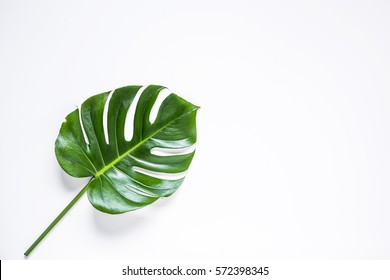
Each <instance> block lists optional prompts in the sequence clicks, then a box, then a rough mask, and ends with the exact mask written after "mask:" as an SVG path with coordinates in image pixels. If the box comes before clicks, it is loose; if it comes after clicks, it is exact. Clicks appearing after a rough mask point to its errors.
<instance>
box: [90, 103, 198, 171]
mask: <svg viewBox="0 0 390 280" xmlns="http://www.w3.org/2000/svg"><path fill="white" fill-rule="evenodd" d="M198 109H199V107H195V108H194V109H192V110H190V111H188V112H186V113H185V114H183V115H180V116H179V117H177V118H175V119H173V120H171V121H170V122H168V123H167V124H166V125H164V126H162V127H161V128H160V129H158V130H156V131H155V132H153V133H152V134H151V135H149V136H148V137H146V138H145V139H143V140H142V141H141V142H139V143H138V144H137V145H135V146H134V147H132V148H130V149H129V150H127V151H126V152H124V153H123V154H122V155H120V156H119V157H117V158H116V159H114V160H113V161H111V162H110V163H109V164H107V165H105V166H104V167H103V168H102V169H100V170H99V171H97V172H96V173H95V176H94V177H96V178H97V177H99V176H101V175H102V174H104V173H105V172H106V171H107V170H110V169H111V168H112V167H114V166H115V164H117V163H118V162H120V161H121V160H122V159H124V158H125V157H126V156H128V155H129V154H130V153H131V152H132V151H134V150H135V149H137V148H138V147H139V146H141V145H142V144H143V143H145V142H146V141H148V140H149V139H150V138H152V137H153V136H154V135H156V134H157V133H158V132H160V131H161V130H163V129H164V128H165V127H167V126H168V125H170V124H171V123H172V122H174V121H176V120H178V119H180V118H182V117H184V116H185V115H187V114H189V113H191V112H193V111H195V110H198ZM99 148H100V147H99Z"/></svg>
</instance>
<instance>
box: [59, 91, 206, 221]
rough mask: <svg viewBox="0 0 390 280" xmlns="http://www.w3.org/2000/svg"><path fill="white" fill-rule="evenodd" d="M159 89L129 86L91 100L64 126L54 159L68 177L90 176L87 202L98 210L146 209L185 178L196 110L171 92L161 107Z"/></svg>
mask: <svg viewBox="0 0 390 280" xmlns="http://www.w3.org/2000/svg"><path fill="white" fill-rule="evenodd" d="M163 90H164V91H166V89H165V88H164V87H162V86H156V85H151V86H148V87H141V86H127V87H122V88H118V89H116V90H114V91H112V92H105V93H101V94H98V95H95V96H92V97H90V98H89V99H87V100H86V101H85V102H84V103H83V104H82V105H81V111H80V110H79V109H76V110H75V111H73V112H71V113H70V114H69V115H68V116H67V117H66V121H65V122H64V123H63V124H62V126H61V129H60V133H59V135H58V138H57V140H56V143H55V152H56V157H57V160H58V162H59V164H60V165H61V167H62V168H63V169H64V170H65V172H67V173H68V174H70V175H71V176H74V177H89V176H91V177H92V180H91V181H90V182H89V184H88V186H87V193H88V198H89V201H90V202H91V204H92V205H93V206H94V207H95V208H97V209H99V210H100V211H103V212H106V213H110V214H119V213H124V212H128V211H132V210H135V209H138V208H141V207H144V206H146V205H148V204H150V203H152V202H154V201H156V200H157V199H158V198H160V197H165V196H169V195H171V194H172V193H173V192H175V191H176V190H177V188H178V187H179V186H180V184H181V183H182V181H183V180H184V177H185V174H186V172H187V169H188V167H189V165H190V163H191V160H192V158H193V156H194V151H195V149H194V147H195V143H196V111H197V109H198V108H199V107H197V106H195V105H193V104H191V103H189V102H187V101H186V100H184V99H182V98H180V97H179V96H177V95H176V94H174V93H171V94H169V95H168V96H167V97H166V98H165V99H164V100H163V101H162V103H161V105H160V104H159V102H156V99H157V97H158V96H159V94H162V91H163ZM158 106H159V108H158ZM134 109H135V110H134ZM156 109H158V111H157V112H158V113H157V116H156V117H155V119H154V117H153V116H151V112H152V111H154V110H156Z"/></svg>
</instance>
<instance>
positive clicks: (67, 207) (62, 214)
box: [24, 183, 89, 257]
mask: <svg viewBox="0 0 390 280" xmlns="http://www.w3.org/2000/svg"><path fill="white" fill-rule="evenodd" d="M88 185H89V183H88V184H87V185H86V186H85V187H84V188H83V189H82V190H81V191H80V192H79V193H78V194H77V195H76V196H75V198H73V200H72V201H71V202H70V203H69V204H68V205H67V206H66V207H65V209H64V210H62V212H61V213H60V214H59V215H58V216H57V218H55V219H54V221H53V222H51V224H50V225H49V226H48V227H47V228H46V229H45V231H44V232H42V234H41V235H40V236H39V237H38V239H37V240H35V242H34V243H33V244H32V245H31V246H30V248H28V249H27V251H26V252H25V253H24V255H25V256H26V257H27V256H28V255H29V254H30V253H31V252H32V251H33V250H34V249H35V247H36V246H37V245H38V244H39V243H40V242H41V241H42V239H44V238H45V237H46V235H47V234H48V233H49V232H50V231H51V230H52V229H53V228H54V227H55V225H56V224H57V223H58V222H59V221H60V220H61V219H62V218H63V217H64V216H65V215H66V213H68V211H69V210H70V209H71V208H72V207H73V206H74V205H75V204H76V202H77V201H78V200H79V199H80V198H81V197H82V196H83V194H84V193H85V192H86V191H87V188H88Z"/></svg>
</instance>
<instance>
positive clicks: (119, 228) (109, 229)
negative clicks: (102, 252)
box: [92, 199, 167, 236]
mask: <svg viewBox="0 0 390 280" xmlns="http://www.w3.org/2000/svg"><path fill="white" fill-rule="evenodd" d="M166 200H167V199H159V200H158V201H156V202H154V203H153V205H149V206H147V207H145V208H142V209H139V210H136V211H131V212H128V213H124V214H118V215H110V214H106V213H103V212H100V211H98V210H96V209H95V208H93V207H92V209H93V221H94V224H95V226H96V228H97V229H98V231H99V232H101V233H103V234H105V235H111V236H115V235H116V236H118V235H123V234H129V232H130V231H131V232H132V233H134V232H136V231H143V230H144V229H145V227H147V226H148V224H149V223H150V222H153V220H158V216H159V214H162V213H163V212H164V208H165V207H166V206H167V205H166V203H167V201H166Z"/></svg>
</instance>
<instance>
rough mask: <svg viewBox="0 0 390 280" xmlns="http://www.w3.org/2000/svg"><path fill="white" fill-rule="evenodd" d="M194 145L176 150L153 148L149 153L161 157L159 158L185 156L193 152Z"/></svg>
mask: <svg viewBox="0 0 390 280" xmlns="http://www.w3.org/2000/svg"><path fill="white" fill-rule="evenodd" d="M195 148H196V144H194V145H191V146H189V147H184V148H176V149H171V148H160V147H154V148H152V149H151V150H150V153H151V154H152V155H155V156H161V157H166V156H179V155H186V154H190V153H192V152H193V151H195Z"/></svg>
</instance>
